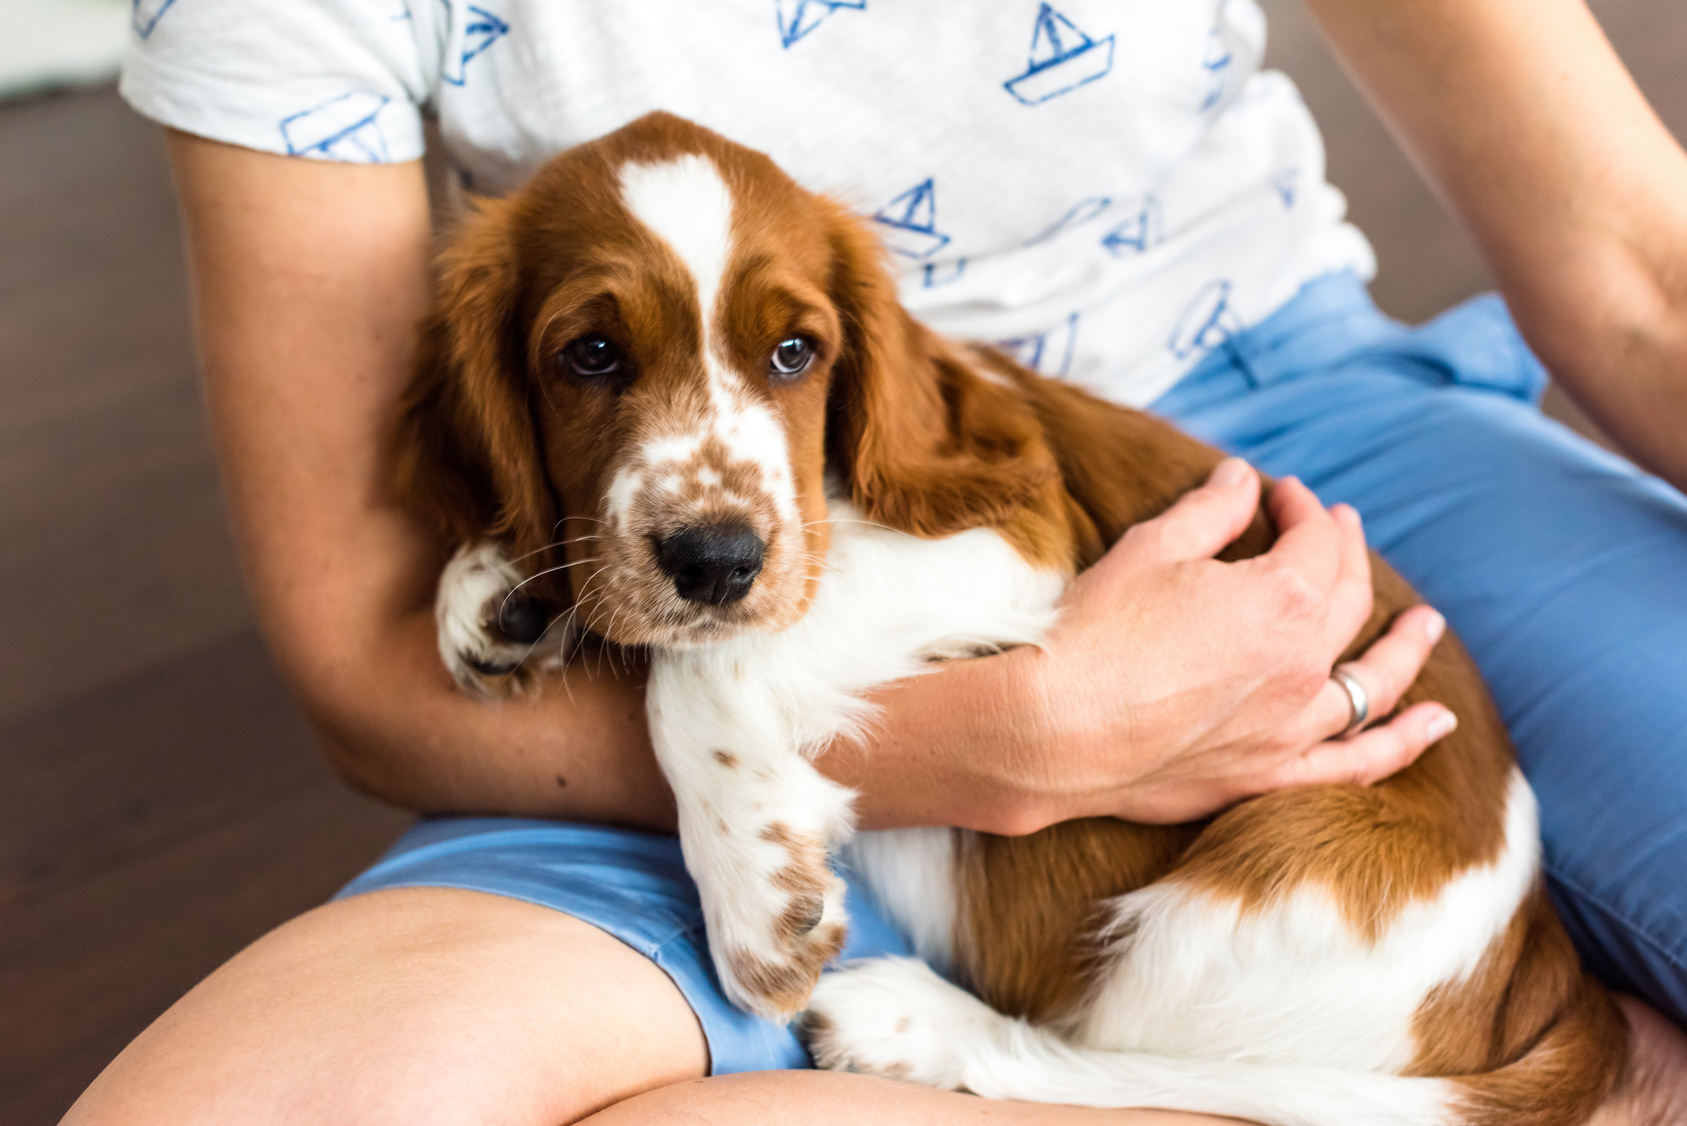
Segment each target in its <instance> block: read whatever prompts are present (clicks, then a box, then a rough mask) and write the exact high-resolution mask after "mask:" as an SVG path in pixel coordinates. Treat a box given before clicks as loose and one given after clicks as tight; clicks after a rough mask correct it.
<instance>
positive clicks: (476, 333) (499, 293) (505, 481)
mask: <svg viewBox="0 0 1687 1126" xmlns="http://www.w3.org/2000/svg"><path fill="white" fill-rule="evenodd" d="M509 217H510V212H509V205H508V204H506V203H503V202H500V201H493V200H483V201H477V202H476V204H475V211H474V212H473V213H472V214H471V215H469V216H468V217H467V218H466V219H465V220H464V226H463V228H462V230H461V231H460V232H459V234H458V235H457V236H456V238H455V239H454V240H453V242H452V245H451V247H450V249H448V250H447V251H446V252H445V253H444V255H443V256H442V257H441V259H440V268H439V275H438V280H437V283H436V289H435V295H434V303H433V308H432V309H431V310H430V311H429V313H428V316H427V318H426V319H425V320H424V321H423V323H422V329H421V337H420V340H419V343H418V347H417V355H416V368H415V372H414V375H413V376H412V379H411V382H410V387H409V389H408V390H407V391H406V393H405V395H404V397H403V400H402V401H401V404H400V412H399V419H398V427H397V431H396V435H395V447H396V448H395V451H394V455H395V456H394V465H395V468H396V485H397V492H398V496H399V499H400V500H401V501H402V502H403V503H405V504H407V505H408V506H409V507H410V508H411V509H412V510H413V511H415V512H416V513H418V514H419V515H421V516H422V517H424V518H426V519H428V520H429V521H430V522H431V523H432V524H433V526H434V527H435V528H436V529H437V530H438V531H439V532H440V533H442V534H443V535H444V536H445V537H446V538H447V539H448V541H449V542H451V543H453V544H460V543H467V542H472V541H475V540H480V539H488V538H490V539H496V540H498V541H500V542H501V543H502V544H503V545H504V547H505V549H506V550H507V551H508V552H509V553H510V554H511V555H524V554H526V553H528V552H537V551H539V550H541V549H542V548H544V546H545V545H546V544H548V543H549V542H550V540H551V536H552V533H551V529H552V527H553V526H554V524H555V521H556V501H555V498H554V495H553V493H552V491H551V488H550V484H549V482H548V480H547V478H546V476H545V471H544V458H543V455H542V453H541V450H540V444H539V436H538V432H537V430H536V428H535V427H534V425H533V415H532V411H531V409H530V406H529V401H528V379H527V363H526V359H525V355H524V350H523V346H522V343H521V341H520V338H519V330H518V326H517V324H516V264H515V261H514V252H513V250H512V247H511V242H510V237H509Z"/></svg>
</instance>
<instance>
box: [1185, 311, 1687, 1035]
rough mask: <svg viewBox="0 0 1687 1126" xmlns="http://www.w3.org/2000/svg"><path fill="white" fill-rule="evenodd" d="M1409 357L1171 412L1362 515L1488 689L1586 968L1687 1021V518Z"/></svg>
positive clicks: (1562, 437) (1607, 461)
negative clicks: (1536, 804) (1443, 618)
mask: <svg viewBox="0 0 1687 1126" xmlns="http://www.w3.org/2000/svg"><path fill="white" fill-rule="evenodd" d="M1443 343H1444V342H1443ZM1410 344H1411V340H1410V334H1407V335H1406V336H1405V337H1403V338H1402V348H1401V349H1400V350H1398V351H1395V352H1391V351H1390V350H1389V349H1388V348H1386V347H1384V348H1377V347H1374V346H1373V347H1370V348H1368V349H1367V350H1365V351H1363V352H1361V353H1359V354H1357V355H1354V356H1350V357H1347V358H1346V359H1345V360H1344V361H1342V362H1340V363H1336V364H1332V365H1329V366H1327V367H1324V368H1320V369H1314V370H1310V371H1305V372H1298V373H1294V374H1292V376H1285V377H1283V378H1280V379H1276V380H1273V381H1270V382H1267V383H1265V384H1263V385H1254V386H1247V387H1246V388H1245V390H1239V391H1238V392H1237V393H1236V394H1233V395H1229V396H1212V395H1208V396H1205V397H1203V398H1202V399H1201V400H1199V405H1198V406H1193V408H1192V409H1189V410H1186V411H1180V410H1177V409H1175V408H1176V406H1177V401H1176V399H1175V398H1174V400H1173V403H1172V405H1173V407H1174V410H1173V411H1172V412H1170V413H1172V414H1173V417H1174V418H1176V419H1177V420H1178V421H1180V422H1181V423H1183V424H1184V425H1185V426H1187V427H1188V428H1190V429H1191V430H1193V431H1194V432H1196V433H1199V434H1201V436H1203V437H1206V438H1207V439H1209V440H1211V441H1214V442H1216V443H1217V444H1219V445H1222V446H1226V447H1228V448H1230V449H1232V450H1233V451H1235V452H1238V453H1240V454H1242V455H1243V456H1246V457H1248V458H1250V459H1251V460H1253V461H1254V462H1255V463H1256V464H1258V465H1260V466H1261V468H1263V469H1264V470H1266V471H1267V472H1269V473H1272V474H1277V475H1286V474H1296V475H1299V476H1300V477H1302V478H1303V479H1304V480H1305V481H1306V482H1307V483H1308V484H1309V485H1310V486H1312V487H1313V488H1314V489H1315V490H1316V491H1317V492H1318V493H1319V495H1320V496H1321V497H1322V498H1323V499H1324V500H1325V501H1326V502H1327V503H1333V502H1336V501H1346V502H1349V503H1351V504H1353V505H1354V506H1355V507H1357V508H1358V509H1359V511H1360V512H1361V514H1362V515H1363V516H1364V517H1365V521H1366V528H1367V532H1368V535H1369V536H1370V538H1371V542H1372V543H1373V544H1374V545H1375V546H1376V547H1377V548H1378V550H1379V551H1381V553H1382V554H1383V555H1384V556H1385V557H1386V558H1387V559H1388V560H1389V561H1390V562H1391V563H1392V564H1393V565H1394V566H1395V567H1396V568H1397V569H1398V570H1399V571H1401V572H1402V573H1403V574H1404V575H1405V576H1406V578H1407V579H1408V580H1410V581H1411V582H1412V583H1413V585H1414V586H1416V587H1417V589H1418V590H1419V591H1420V592H1422V593H1423V595H1424V596H1425V598H1426V599H1428V600H1429V601H1430V602H1432V603H1433V604H1435V605H1436V606H1437V607H1438V608H1440V609H1441V610H1442V611H1443V612H1444V613H1445V614H1446V615H1447V617H1448V619H1449V621H1451V622H1452V624H1453V626H1454V628H1455V629H1456V630H1457V631H1458V633H1459V635H1460V637H1461V638H1462V639H1463V640H1464V642H1465V643H1466V645H1467V646H1468V647H1469V649H1470V650H1471V653H1472V655H1473V656H1474V657H1475V659H1476V661H1477V663H1478V665H1479V666H1480V667H1481V669H1482V672H1483V675H1484V676H1485V678H1486V679H1487V681H1488V684H1489V686H1490V688H1491V689H1492V690H1493V693H1494V695H1495V698H1496V700H1497V701H1498V703H1499V705H1500V709H1501V712H1502V714H1503V715H1504V716H1505V719H1506V722H1507V725H1508V727H1509V729H1510V731H1511V733H1512V737H1513V739H1514V741H1515V742H1516V744H1517V748H1518V754H1519V758H1520V761H1521V763H1522V765H1523V768H1524V771H1525V773H1526V774H1527V775H1528V777H1529V780H1530V782H1531V783H1532V784H1533V786H1534V788H1535V791H1536V793H1537V794H1538V796H1539V798H1540V801H1541V811H1542V835H1543V838H1544V841H1545V847H1546V866H1547V872H1548V875H1549V877H1550V879H1551V889H1552V892H1553V895H1554V898H1555V900H1556V902H1557V903H1558V906H1559V908H1560V912H1561V914H1562V915H1563V916H1564V918H1565V922H1566V923H1567V925H1568V926H1569V928H1570V930H1571V933H1572V935H1573V937H1574V938H1575V939H1576V941H1577V945H1578V947H1579V948H1580V949H1581V950H1582V952H1583V955H1584V957H1586V958H1587V959H1588V961H1589V962H1590V964H1591V965H1592V966H1593V967H1594V968H1595V969H1596V970H1597V971H1598V972H1600V973H1601V974H1602V975H1603V976H1605V977H1606V978H1607V979H1608V980H1610V981H1612V982H1613V983H1614V984H1617V985H1619V986H1622V987H1625V988H1629V989H1633V990H1636V991H1638V992H1640V993H1642V994H1643V995H1644V996H1646V997H1648V998H1649V999H1650V1000H1652V1001H1653V1002H1654V1003H1655V1004H1657V1005H1658V1006H1659V1007H1660V1008H1662V1009H1663V1010H1665V1011H1666V1012H1668V1013H1670V1014H1671V1015H1672V1016H1673V1017H1674V1018H1675V1019H1676V1020H1678V1021H1683V1020H1687V881H1683V880H1682V878H1681V873H1682V872H1687V500H1684V499H1683V497H1682V496H1681V494H1679V493H1677V492H1676V491H1675V490H1673V489H1671V488H1670V487H1668V486H1667V485H1664V484H1663V483H1662V482H1660V481H1658V480H1656V479H1655V478H1651V477H1649V476H1646V475H1644V474H1641V473H1639V472H1638V471H1637V470H1635V469H1634V468H1633V467H1632V466H1630V465H1628V464H1627V463H1626V462H1624V461H1622V460H1621V459H1619V458H1615V457H1613V456H1611V455H1609V454H1607V453H1605V452H1604V451H1601V450H1599V449H1597V448H1596V447H1594V446H1592V445H1591V444H1589V443H1587V442H1585V441H1584V440H1582V439H1581V438H1579V437H1577V436H1576V435H1574V434H1572V433H1570V432H1569V431H1568V430H1566V429H1564V428H1563V427H1561V426H1559V425H1558V424H1556V423H1554V422H1552V421H1550V420H1547V419H1544V418H1542V417H1541V416H1540V415H1539V413H1538V411H1536V410H1535V409H1534V408H1533V406H1532V405H1531V404H1530V403H1528V402H1526V401H1522V400H1521V396H1514V395H1507V394H1503V393H1496V392H1495V391H1494V390H1492V389H1477V388H1472V387H1468V386H1460V385H1459V384H1458V382H1457V377H1458V369H1457V361H1458V357H1457V353H1456V349H1454V350H1453V351H1452V352H1451V354H1446V352H1445V350H1444V349H1443V354H1442V355H1441V356H1439V358H1438V360H1437V363H1436V364H1433V365H1426V364H1424V363H1422V362H1421V356H1414V355H1412V354H1411V353H1412V351H1413V349H1412V348H1411V347H1410ZM1449 375H1450V377H1451V378H1449ZM1244 382H1245V381H1244ZM1184 401H1185V402H1189V403H1191V404H1194V403H1195V402H1196V400H1195V399H1193V398H1189V397H1186V398H1185V399H1184Z"/></svg>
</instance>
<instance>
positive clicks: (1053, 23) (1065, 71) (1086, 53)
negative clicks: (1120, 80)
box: [1002, 3, 1113, 106]
mask: <svg viewBox="0 0 1687 1126" xmlns="http://www.w3.org/2000/svg"><path fill="white" fill-rule="evenodd" d="M1112 69H1113V37H1112V36H1111V35H1109V36H1108V37H1107V38H1105V39H1091V38H1090V37H1089V36H1088V35H1086V34H1084V33H1083V32H1082V31H1080V30H1079V29H1078V27H1077V25H1076V24H1074V23H1073V22H1072V21H1071V20H1069V19H1067V18H1066V17H1065V16H1063V15H1061V14H1060V13H1059V12H1057V11H1055V10H1054V9H1053V8H1051V7H1049V6H1048V4H1046V3H1045V4H1044V5H1043V6H1042V7H1041V8H1040V9H1038V11H1037V28H1036V31H1034V32H1033V33H1032V35H1031V58H1030V60H1029V61H1028V62H1027V64H1026V68H1025V73H1024V74H1021V75H1020V76H1019V77H1017V78H1011V79H1009V80H1008V81H1007V82H1004V83H1003V84H1002V85H1004V86H1006V87H1007V92H1008V93H1010V94H1012V95H1013V96H1014V97H1016V98H1018V99H1019V100H1020V101H1021V102H1024V103H1025V104H1026V105H1028V106H1035V105H1040V104H1042V103H1043V102H1046V101H1048V100H1049V99H1050V98H1055V97H1059V96H1060V95H1061V94H1065V93H1069V92H1070V91H1072V90H1076V89H1077V88H1078V87H1080V86H1083V85H1086V84H1088V83H1091V82H1094V81H1095V80H1096V79H1098V78H1103V77H1106V75H1107V73H1108V71H1110V70H1112Z"/></svg>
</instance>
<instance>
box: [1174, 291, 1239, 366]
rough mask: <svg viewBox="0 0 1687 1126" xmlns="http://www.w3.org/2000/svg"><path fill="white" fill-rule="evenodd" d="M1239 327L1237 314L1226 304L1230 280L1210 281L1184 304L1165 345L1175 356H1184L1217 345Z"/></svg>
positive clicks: (1185, 357)
mask: <svg viewBox="0 0 1687 1126" xmlns="http://www.w3.org/2000/svg"><path fill="white" fill-rule="evenodd" d="M1241 331H1242V321H1241V318H1240V317H1238V316H1237V315H1236V311H1235V310H1234V309H1232V308H1231V307H1230V283H1229V282H1228V281H1224V280H1222V279H1221V280H1218V281H1210V282H1208V283H1207V284H1206V285H1204V286H1202V287H1201V288H1200V289H1199V290H1198V291H1196V293H1195V298H1194V300H1192V301H1190V302H1189V304H1188V305H1187V306H1185V307H1184V310H1183V312H1182V314H1181V315H1179V316H1178V318H1177V324H1175V325H1174V326H1172V335H1171V339H1170V340H1168V341H1166V347H1168V348H1170V349H1171V352H1172V355H1174V356H1176V357H1177V358H1178V359H1180V360H1186V359H1188V358H1189V357H1190V356H1192V355H1194V354H1195V353H1196V352H1207V351H1211V350H1212V349H1214V348H1217V347H1218V346H1219V345H1220V344H1223V343H1224V342H1225V341H1226V340H1229V339H1230V338H1231V337H1232V336H1235V335H1236V334H1237V333H1238V332H1241Z"/></svg>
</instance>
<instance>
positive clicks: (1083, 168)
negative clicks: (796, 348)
mask: <svg viewBox="0 0 1687 1126" xmlns="http://www.w3.org/2000/svg"><path fill="white" fill-rule="evenodd" d="M133 2H134V21H133V22H134V40H133V49H132V50H131V52H130V54H129V58H128V60H127V63H126V65H125V67H124V72H123V81H122V86H121V90H122V93H123V96H124V97H126V98H127V99H128V100H129V102H130V103H131V104H132V105H134V106H135V108H136V109H138V110H140V112H142V113H144V114H146V115H147V116H149V117H152V118H155V119H156V120H158V121H160V122H163V123H164V124H167V125H170V126H173V127H175V128H177V129H181V130H185V131H187V132H190V133H196V134H200V135H203V136H206V137H211V138H215V139H217V140H221V141H228V142H231V143H234V144H238V145H244V146H247V147H250V148H254V149H263V150H268V151H272V152H280V153H293V154H296V155H299V156H305V157H314V158H318V159H324V160H342V161H406V160H414V159H416V158H417V157H419V156H420V155H421V153H422V115H423V113H424V112H429V113H433V114H435V115H437V118H438V121H439V126H440V132H441V135H442V136H443V138H444V141H445V145H446V147H447V149H448V150H449V152H448V155H449V157H450V160H451V162H452V163H453V164H454V165H455V166H456V168H457V169H458V170H459V173H460V175H461V177H462V179H463V182H464V184H465V185H466V186H467V187H469V188H471V189H472V190H475V191H479V192H503V191H507V190H509V189H511V188H513V187H515V186H516V185H518V184H520V183H521V181H522V180H523V179H524V178H525V177H526V176H527V175H528V174H529V173H531V172H532V171H533V170H534V169H536V168H537V167H538V166H539V165H540V164H542V163H543V162H544V161H545V160H546V159H547V158H548V157H550V156H552V155H554V154H555V153H557V152H559V151H561V150H562V149H564V148H567V147H569V146H570V145H574V144H576V143H579V142H581V141H585V140H589V139H591V138H593V137H596V136H599V135H601V134H603V133H606V132H609V131H610V130H613V129H615V128H617V127H619V126H621V125H623V124H625V123H626V122H628V121H631V120H632V119H634V118H636V117H638V116H640V115H641V114H643V113H645V112H647V111H649V110H652V109H666V110H670V111H672V112H674V113H677V114H680V115H681V116H684V117H688V118H691V119H692V120H694V121H697V122H700V123H701V124H703V125H707V126H709V127H710V128H712V129H715V130H717V131H718V132H720V133H722V134H724V135H726V136H727V137H730V138H732V139H734V140H737V141H740V142H742V143H744V144H747V145H750V146H751V147H753V148H757V149H761V150H762V151H764V152H766V153H768V154H769V155H770V156H772V157H773V158H774V159H775V160H776V161H778V162H779V164H780V165H781V166H782V167H783V168H784V169H785V170H786V171H787V172H788V173H790V174H791V175H792V176H793V177H794V178H795V179H796V180H797V181H798V182H799V183H801V184H803V185H804V186H806V187H809V188H811V189H814V190H817V191H821V192H826V193H829V194H831V195H833V196H835V197H838V198H840V199H842V200H843V201H844V202H845V203H847V204H848V205H849V206H851V207H852V208H854V209H855V210H857V211H858V212H860V213H861V214H862V215H864V216H867V217H870V218H871V220H872V221H873V223H874V226H875V228H876V229H877V230H878V231H879V233H880V234H881V235H882V236H883V238H884V241H885V243H886V245H887V246H888V247H889V248H890V249H891V250H892V251H893V257H894V260H895V261H896V262H897V264H898V265H900V266H901V268H902V275H901V293H902V298H903V301H904V303H905V304H906V305H907V306H908V308H909V309H910V310H911V311H913V312H914V313H915V314H916V315H917V316H918V317H920V318H921V319H922V320H923V321H925V322H926V323H927V324H929V325H931V326H932V327H933V328H935V329H937V330H938V331H940V332H944V333H948V334H950V335H952V336H956V337H960V338H964V339H971V340H982V341H990V342H994V343H998V344H1002V345H1003V346H1005V347H1006V348H1008V349H1009V350H1010V351H1012V352H1013V353H1014V354H1016V355H1017V356H1018V357H1019V359H1020V360H1021V361H1023V362H1024V363H1026V364H1028V365H1030V366H1031V367H1034V368H1037V369H1038V370H1040V371H1042V372H1044V373H1047V374H1054V375H1062V376H1065V377H1067V378H1069V379H1072V380H1074V381H1076V382H1078V383H1081V384H1083V385H1084V386H1086V387H1088V388H1090V389H1091V390H1094V391H1097V392H1099V393H1100V394H1103V395H1105V396H1107V397H1109V398H1111V399H1114V400H1115V401H1118V402H1123V403H1128V404H1131V405H1143V404H1146V403H1148V402H1150V401H1151V400H1153V399H1154V398H1155V397H1156V396H1157V395H1159V394H1160V393H1161V392H1163V391H1165V390H1166V389H1167V388H1169V387H1170V386H1171V384H1172V383H1174V382H1176V380H1177V378H1178V377H1179V376H1180V375H1181V374H1183V373H1184V372H1185V371H1187V370H1188V369H1189V368H1190V367H1191V366H1193V365H1194V364H1195V363H1196V362H1198V361H1199V359H1200V358H1201V356H1202V355H1204V354H1205V353H1206V352H1207V351H1208V350H1210V349H1212V348H1213V347H1215V346H1217V345H1218V344H1219V343H1221V342H1222V341H1223V340H1224V339H1225V337H1226V336H1228V335H1229V334H1232V333H1234V332H1236V331H1238V330H1240V329H1241V328H1243V327H1246V326H1248V325H1251V324H1255V323H1257V322H1258V321H1260V320H1262V319H1263V318H1265V317H1266V316H1267V315H1269V314H1270V313H1271V312H1273V311H1274V310H1275V309H1277V308H1278V307H1279V306H1280V305H1282V304H1283V303H1284V302H1285V301H1287V300H1288V299H1289V298H1290V297H1292V296H1294V294H1295V292H1296V291H1297V290H1298V289H1299V288H1300V287H1301V286H1302V285H1303V284H1305V283H1306V282H1307V281H1310V280H1311V279H1313V278H1315V277H1318V276H1320V275H1323V274H1327V273H1332V272H1336V271H1341V270H1353V271H1355V272H1357V273H1358V274H1360V275H1361V276H1363V277H1366V278H1368V277H1370V276H1371V274H1372V272H1373V271H1374V260H1373V258H1372V254H1371V250H1370V247H1369V245H1368V244H1367V243H1366V242H1365V239H1364V237H1363V236H1362V235H1360V233H1359V232H1358V231H1357V230H1356V229H1354V228H1353V227H1352V226H1351V225H1349V224H1348V223H1346V222H1344V221H1343V215H1344V212H1345V206H1346V205H1345V201H1344V200H1343V198H1342V196H1341V193H1340V192H1338V191H1337V190H1336V189H1335V188H1333V187H1331V186H1330V185H1329V184H1328V183H1326V182H1325V180H1324V153H1323V145H1322V142H1321V140H1320V138H1319V136H1318V131H1317V128H1316V127H1315V126H1314V124H1313V122H1312V119H1311V116H1310V115H1309V114H1308V113H1307V110H1306V107H1305V106H1304V104H1302V102H1301V101H1300V98H1299V95H1298V94H1297V93H1296V91H1295V89H1294V87H1293V85H1292V84H1291V83H1290V82H1289V80H1288V79H1287V78H1285V77H1284V76H1283V75H1281V74H1277V73H1275V72H1269V71H1266V72H1262V71H1260V70H1259V69H1258V67H1259V63H1260V58H1261V56H1262V54H1263V52H1264V45H1265V20H1264V16H1263V15H1262V14H1261V12H1260V10H1259V8H1258V7H1257V6H1256V4H1255V3H1254V0H1054V3H1043V2H1041V0H976V2H972V0H968V2H957V0H217V2H215V3H212V2H211V0H133Z"/></svg>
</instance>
